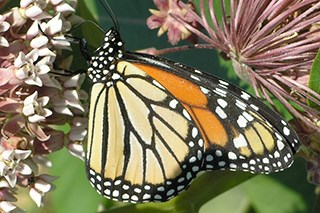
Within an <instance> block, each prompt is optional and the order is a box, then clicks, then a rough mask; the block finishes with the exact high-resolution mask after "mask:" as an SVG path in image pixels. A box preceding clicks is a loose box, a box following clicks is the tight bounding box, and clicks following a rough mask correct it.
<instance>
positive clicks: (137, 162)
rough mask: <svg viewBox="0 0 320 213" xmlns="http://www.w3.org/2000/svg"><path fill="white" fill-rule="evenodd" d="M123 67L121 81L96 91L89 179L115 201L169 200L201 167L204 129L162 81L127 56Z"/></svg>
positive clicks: (97, 86)
mask: <svg viewBox="0 0 320 213" xmlns="http://www.w3.org/2000/svg"><path fill="white" fill-rule="evenodd" d="M117 70H118V73H117V74H115V75H114V77H113V78H114V79H115V78H119V79H118V80H117V81H114V83H110V84H105V83H96V84H94V85H93V89H92V91H91V92H92V93H93V94H95V95H92V96H91V101H90V102H91V106H90V115H89V129H88V131H89V135H88V152H87V157H86V158H87V167H88V171H89V172H88V175H89V179H90V181H91V183H92V184H93V185H94V186H95V187H96V188H97V190H98V191H99V193H101V194H103V195H104V196H106V197H108V198H111V199H114V200H120V201H130V202H144V201H165V200H168V199H169V198H171V197H173V196H174V195H176V194H177V193H179V192H180V191H182V190H183V189H184V188H185V187H187V186H188V184H189V183H190V181H191V180H192V179H193V178H194V177H195V176H196V174H197V173H198V172H199V170H200V169H201V166H202V158H203V150H204V147H203V146H204V144H203V140H202V137H201V134H200V132H199V130H198V128H197V126H196V125H195V123H194V122H193V120H192V119H191V117H190V115H189V114H188V112H187V111H186V110H185V109H184V107H183V106H182V105H181V104H180V103H179V102H178V101H177V100H176V99H175V97H172V95H171V94H170V93H168V91H166V89H165V88H163V87H162V86H161V85H160V84H159V83H158V82H157V81H155V80H154V79H152V78H151V77H150V76H148V75H147V74H146V73H143V72H142V71H141V70H139V69H136V68H135V67H134V66H132V65H131V64H130V63H127V62H124V61H120V62H119V63H118V65H117Z"/></svg>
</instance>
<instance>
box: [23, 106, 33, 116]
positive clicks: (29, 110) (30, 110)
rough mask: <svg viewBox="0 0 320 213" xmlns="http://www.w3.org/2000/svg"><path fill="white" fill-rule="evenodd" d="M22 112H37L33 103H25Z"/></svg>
mask: <svg viewBox="0 0 320 213" xmlns="http://www.w3.org/2000/svg"><path fill="white" fill-rule="evenodd" d="M22 113H23V114H24V115H25V116H30V115H33V114H34V113H35V110H34V107H33V105H32V104H28V105H24V106H23V107H22Z"/></svg>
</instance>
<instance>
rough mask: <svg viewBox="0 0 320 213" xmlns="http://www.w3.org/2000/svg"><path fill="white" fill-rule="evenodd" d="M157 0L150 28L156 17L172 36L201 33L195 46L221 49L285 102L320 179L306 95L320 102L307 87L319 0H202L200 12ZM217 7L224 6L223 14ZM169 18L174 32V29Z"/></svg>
mask: <svg viewBox="0 0 320 213" xmlns="http://www.w3.org/2000/svg"><path fill="white" fill-rule="evenodd" d="M173 2H174V4H173ZM154 3H155V5H156V6H157V7H158V10H157V12H154V11H155V10H152V16H150V17H149V19H148V21H147V24H148V26H149V28H151V29H153V28H155V27H154V26H155V24H153V25H151V24H150V23H154V22H155V23H158V26H157V27H159V28H160V30H159V31H160V32H163V29H168V38H169V41H170V40H172V39H171V38H172V37H175V38H177V37H178V38H179V39H183V38H184V37H183V36H180V35H181V34H184V35H192V34H193V35H196V36H198V37H199V38H200V39H201V40H202V41H203V43H201V44H197V45H195V46H194V47H195V48H209V49H212V48H216V49H218V50H219V51H221V53H222V54H223V55H225V56H226V57H227V58H229V59H230V60H231V61H232V64H233V67H234V70H235V72H236V73H237V75H238V76H239V77H240V78H241V79H243V80H245V81H247V82H249V83H250V84H251V85H252V86H253V88H254V90H255V92H256V95H257V96H258V97H262V98H264V99H266V100H267V101H268V102H269V103H270V104H271V105H272V106H273V107H274V108H275V109H277V108H276V107H275V105H274V102H273V99H272V97H271V95H272V96H273V97H275V98H276V99H277V100H279V101H280V102H281V103H282V104H283V106H285V108H286V109H287V110H288V111H289V112H290V113H291V115H292V116H293V121H292V125H294V127H295V129H296V131H297V133H298V134H299V136H300V138H301V141H302V143H303V145H304V146H303V148H302V149H301V152H300V154H301V155H302V156H303V157H304V158H305V159H306V160H307V162H308V171H309V175H308V176H309V180H311V181H312V182H314V183H317V184H319V183H320V166H319V165H320V161H319V157H318V156H319V155H320V148H318V147H320V146H319V134H320V112H319V111H318V110H316V109H315V108H313V107H310V106H309V104H308V100H312V101H313V102H314V103H315V105H317V106H318V107H319V106H320V94H317V93H316V92H315V91H313V90H312V89H310V88H308V82H309V77H310V69H311V66H312V63H313V60H314V58H315V56H316V54H317V52H318V50H319V48H320V36H319V35H320V28H319V23H320V2H319V1H318V0H298V1H277V0H271V1H270V0H262V1H255V0H239V1H238V0H230V1H213V0H200V1H199V5H197V7H196V8H198V11H197V12H196V11H195V10H192V8H190V6H189V5H190V3H184V2H183V1H180V0H165V1H162V0H154ZM163 5H170V7H171V8H169V9H168V7H163ZM227 8H229V9H227ZM217 11H222V13H221V14H222V15H220V16H219V15H218V13H217ZM185 14H188V16H187V18H186V16H185ZM169 19H170V26H171V28H174V29H175V31H174V34H175V35H170V31H169V29H170V27H168V26H167V23H168V22H169ZM190 20H193V21H192V22H190ZM175 26H179V28H177V27H175ZM195 26H197V27H195ZM179 30H180V31H179ZM171 31H173V30H171ZM186 31H188V32H186ZM171 33H172V32H171ZM160 34H162V33H160ZM173 41H174V42H172V41H171V43H177V42H178V41H177V40H176V39H175V40H173ZM188 48H190V47H189V46H188V47H184V46H182V47H180V48H174V49H175V50H183V49H188ZM166 51H168V52H169V51H171V50H170V49H169V50H166ZM157 52H158V53H161V54H162V53H163V52H165V51H163V50H159V51H157V50H155V49H153V50H152V53H153V54H157ZM208 60H210V59H208Z"/></svg>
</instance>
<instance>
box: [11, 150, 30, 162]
mask: <svg viewBox="0 0 320 213" xmlns="http://www.w3.org/2000/svg"><path fill="white" fill-rule="evenodd" d="M30 154H31V150H21V149H16V150H15V152H14V157H15V158H16V159H22V160H24V159H26V158H27V157H29V155H30Z"/></svg>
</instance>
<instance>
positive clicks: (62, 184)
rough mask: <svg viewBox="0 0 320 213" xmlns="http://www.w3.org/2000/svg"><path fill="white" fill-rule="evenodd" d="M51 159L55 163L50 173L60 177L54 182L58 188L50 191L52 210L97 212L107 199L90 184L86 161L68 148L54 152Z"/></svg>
mask: <svg viewBox="0 0 320 213" xmlns="http://www.w3.org/2000/svg"><path fill="white" fill-rule="evenodd" d="M50 159H51V160H52V163H53V167H52V169H51V172H50V174H51V175H55V176H58V177H59V178H58V179H57V180H56V181H55V182H54V184H55V185H56V186H57V188H56V189H55V190H54V191H52V192H50V197H49V199H50V198H51V199H50V201H49V203H52V204H53V207H52V208H53V209H52V212H85V213H94V212H96V211H97V208H98V205H99V203H101V202H102V201H103V200H105V199H104V198H103V197H102V196H100V195H99V194H98V193H97V192H96V191H95V190H94V189H93V187H92V186H91V185H90V184H89V181H88V180H87V177H86V175H85V168H84V167H85V166H84V162H83V161H81V160H79V159H77V158H75V157H72V156H71V155H70V153H68V152H67V150H66V149H63V150H61V151H59V152H56V153H53V154H52V155H51V156H50Z"/></svg>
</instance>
